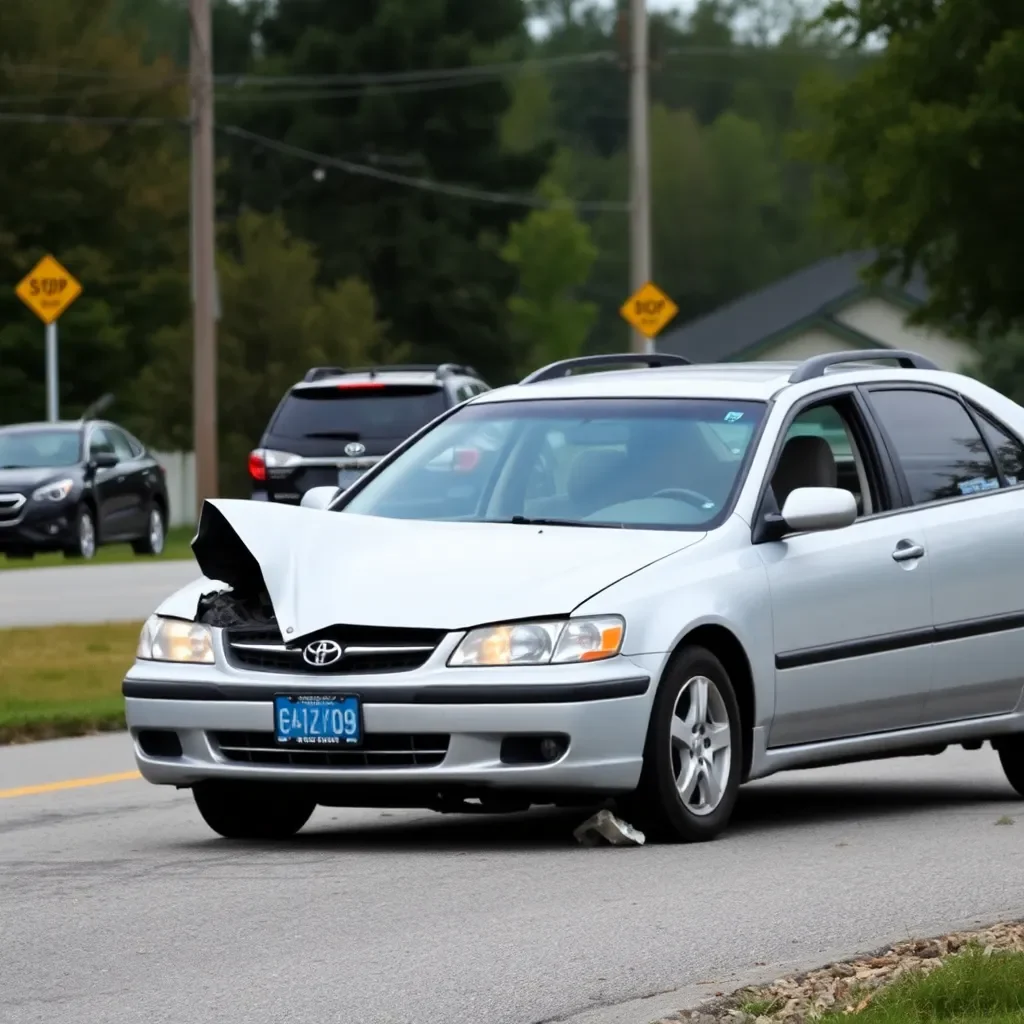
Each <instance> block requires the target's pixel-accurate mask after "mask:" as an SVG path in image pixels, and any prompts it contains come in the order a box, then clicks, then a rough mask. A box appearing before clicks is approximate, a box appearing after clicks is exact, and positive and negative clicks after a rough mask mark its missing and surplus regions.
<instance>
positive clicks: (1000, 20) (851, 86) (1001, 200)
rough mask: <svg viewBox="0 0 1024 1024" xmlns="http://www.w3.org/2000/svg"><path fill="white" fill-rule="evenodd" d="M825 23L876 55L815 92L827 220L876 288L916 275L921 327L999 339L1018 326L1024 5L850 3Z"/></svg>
mask: <svg viewBox="0 0 1024 1024" xmlns="http://www.w3.org/2000/svg"><path fill="white" fill-rule="evenodd" d="M827 17H828V19H829V21H830V23H831V24H832V25H833V26H835V27H837V28H839V29H842V30H843V31H845V32H846V33H847V34H848V36H849V37H850V38H851V39H852V40H853V42H854V43H855V44H857V43H859V42H861V41H863V40H866V39H868V38H870V37H875V38H877V37H881V38H882V39H883V40H884V41H885V47H884V49H883V50H882V51H881V52H880V53H878V55H877V56H876V57H875V58H874V60H873V61H872V62H871V63H870V65H869V66H868V67H867V69H866V70H864V71H863V72H862V73H861V74H860V75H858V76H857V77H856V78H855V79H854V80H853V81H850V82H846V83H837V84H833V85H832V87H830V88H819V90H818V92H817V97H816V99H817V112H818V115H819V118H820V120H819V122H818V123H817V124H816V125H815V129H814V133H813V134H812V135H810V136H809V137H808V138H806V139H805V140H804V141H805V144H806V145H807V151H808V152H810V153H811V154H812V155H813V156H814V157H816V159H817V160H819V161H820V163H821V164H822V165H823V167H824V174H823V183H824V192H825V198H826V202H827V204H828V208H829V210H830V211H831V212H832V214H833V215H835V216H837V217H838V218H839V219H840V220H841V222H842V223H844V224H845V225H847V226H848V228H849V234H850V238H851V240H853V241H856V242H858V243H862V244H867V245H870V246H873V247H876V248H877V249H878V252H879V256H878V259H877V261H876V263H875V264H874V267H873V276H875V278H876V279H877V278H880V277H882V276H884V275H886V274H887V273H889V272H891V271H894V270H895V271H899V272H900V273H901V274H902V275H904V276H906V275H909V273H910V272H911V271H912V270H913V268H914V267H920V268H921V269H922V270H923V271H924V272H925V273H926V274H927V276H928V278H929V283H930V297H929V300H928V302H927V303H926V304H925V305H924V306H922V307H921V308H920V309H919V311H918V313H917V316H916V319H918V320H921V321H933V322H942V323H946V324H952V325H955V326H960V327H962V328H963V329H964V330H967V331H971V332H976V331H979V330H982V331H985V332H988V333H990V334H991V335H994V336H999V335H1001V334H1003V333H1004V332H1005V331H1006V330H1007V329H1009V328H1011V327H1013V326H1015V325H1020V324H1021V322H1022V320H1024V290H1022V289H1021V287H1020V280H1019V279H1020V267H1021V266H1022V264H1024V236H1022V235H1021V233H1020V231H1018V230H1015V227H1014V223H1015V221H1014V218H1015V215H1016V214H1017V213H1018V212H1019V211H1021V210H1024V175H1022V174H1021V172H1020V153H1021V152H1022V150H1024V77H1022V76H1021V73H1020V69H1021V67H1022V66H1024V6H1022V5H1020V4H1017V3H1006V2H1004V0H941V2H940V0H916V2H914V3H909V2H907V0H857V2H854V0H850V2H836V3H832V4H831V5H830V7H829V10H828V12H827Z"/></svg>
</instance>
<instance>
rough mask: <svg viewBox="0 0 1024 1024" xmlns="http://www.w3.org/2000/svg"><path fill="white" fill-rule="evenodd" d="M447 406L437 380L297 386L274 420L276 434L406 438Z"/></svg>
mask: <svg viewBox="0 0 1024 1024" xmlns="http://www.w3.org/2000/svg"><path fill="white" fill-rule="evenodd" d="M445 408H446V405H445V398H444V391H443V390H442V389H441V388H440V387H438V386H436V385H431V384H428V385H414V386H410V385H404V386H403V385H396V384H376V383H370V384H359V385H351V384H342V385H336V384H334V385H331V386H329V387H322V388H297V389H296V390H294V391H292V392H290V393H289V394H288V397H287V398H285V400H284V401H283V402H282V403H281V406H280V408H279V409H278V411H277V415H276V416H275V417H274V420H273V422H272V423H271V425H270V433H272V434H273V435H274V436H275V437H289V438H299V437H323V438H331V437H343V438H348V439H351V440H359V439H362V438H403V439H404V438H406V437H408V436H409V435H410V434H412V433H415V431H417V430H419V428H420V427H422V426H423V425H424V424H425V423H429V422H430V421H431V420H432V419H433V418H434V417H435V416H439V415H440V414H441V413H442V412H444V410H445Z"/></svg>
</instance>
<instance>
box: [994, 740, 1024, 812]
mask: <svg viewBox="0 0 1024 1024" xmlns="http://www.w3.org/2000/svg"><path fill="white" fill-rule="evenodd" d="M996 749H997V750H998V752H999V763H1000V764H1001V765H1002V766H1003V772H1004V773H1005V774H1006V781H1007V782H1009V784H1010V785H1011V786H1013V788H1014V789H1015V790H1017V792H1018V793H1019V794H1020V795H1021V796H1022V797H1024V734H1022V735H1019V736H1004V737H1001V739H1000V740H999V744H998V746H997V747H996Z"/></svg>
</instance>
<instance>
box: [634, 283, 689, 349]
mask: <svg viewBox="0 0 1024 1024" xmlns="http://www.w3.org/2000/svg"><path fill="white" fill-rule="evenodd" d="M678 312H679V307H678V306H677V305H676V304H675V303H674V302H673V301H672V300H671V299H670V298H669V297H668V296H667V295H666V294H665V293H664V292H663V291H662V290H661V289H660V288H658V287H657V286H656V285H655V284H653V283H652V282H650V281H648V282H647V284H645V285H644V286H643V287H642V288H640V289H638V290H637V291H635V292H634V293H633V294H632V295H631V296H630V297H629V298H628V299H626V301H625V302H624V303H623V304H622V306H621V308H620V309H619V313H620V314H621V315H622V318H623V319H624V320H625V321H626V323H628V324H629V325H630V326H631V327H632V328H633V329H634V330H637V331H639V332H640V333H641V334H642V335H644V337H646V338H647V339H648V341H649V348H650V349H651V350H652V351H653V348H654V345H653V340H654V338H655V337H656V336H657V335H658V334H660V333H661V332H662V331H663V330H664V329H665V326H666V324H668V322H669V321H670V320H671V319H672V318H673V317H674V316H675V315H676V313H678Z"/></svg>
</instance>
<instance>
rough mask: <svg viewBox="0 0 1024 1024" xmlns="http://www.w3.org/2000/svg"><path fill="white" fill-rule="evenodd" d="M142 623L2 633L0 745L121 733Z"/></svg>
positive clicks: (103, 624)
mask: <svg viewBox="0 0 1024 1024" xmlns="http://www.w3.org/2000/svg"><path fill="white" fill-rule="evenodd" d="M141 628H142V626H141V623H134V622H115V623H101V624H97V625H83V626H48V627H44V628H31V629H3V630H0V743H17V742H22V741H26V740H36V739H50V738H54V737H58V736H83V735H86V734H88V733H92V732H101V731H104V730H110V729H123V728H124V724H125V723H124V698H123V697H122V696H121V681H122V679H123V678H124V674H125V672H126V671H127V669H128V667H129V666H130V665H131V663H132V661H133V659H134V657H135V646H136V644H137V643H138V639H139V630H140V629H141Z"/></svg>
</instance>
